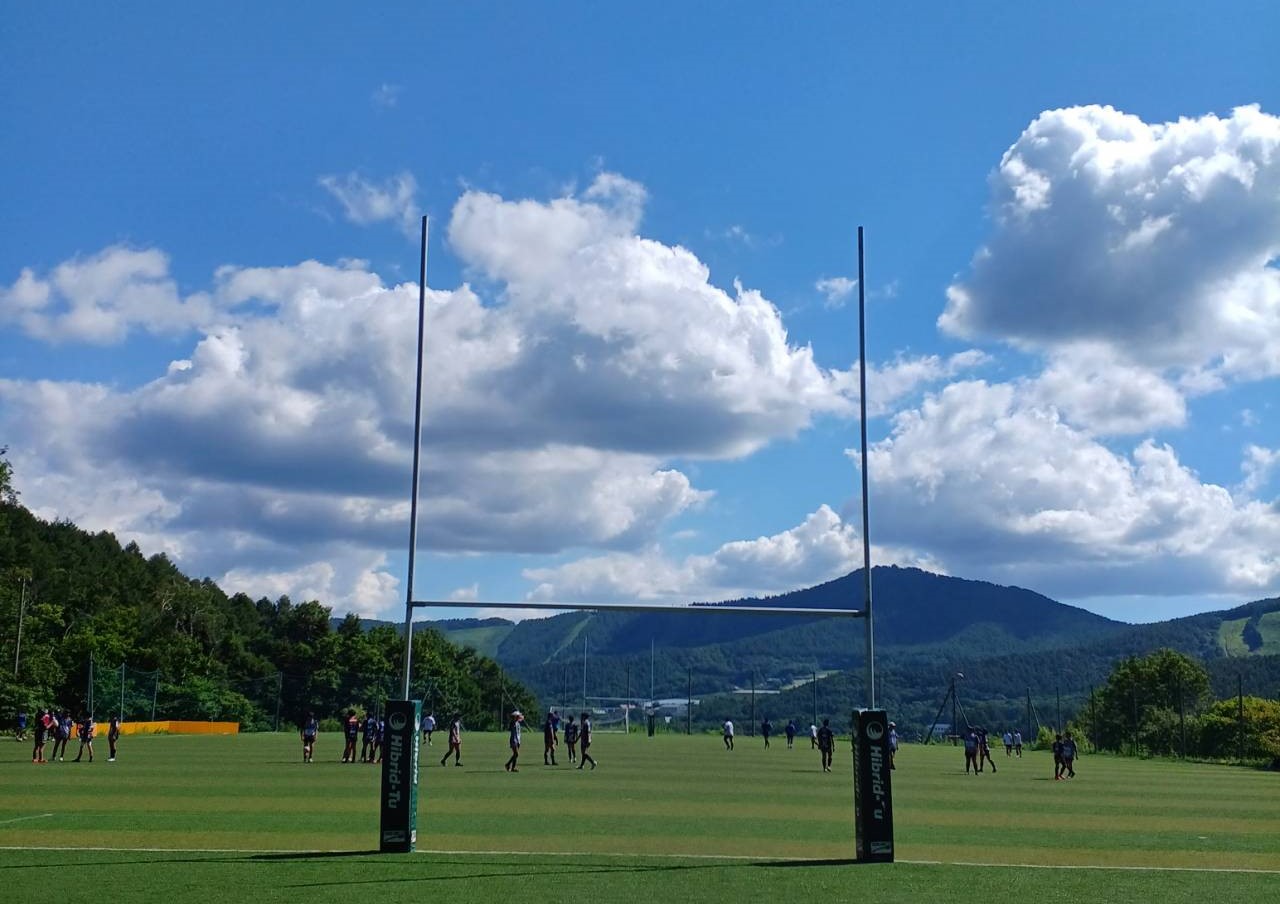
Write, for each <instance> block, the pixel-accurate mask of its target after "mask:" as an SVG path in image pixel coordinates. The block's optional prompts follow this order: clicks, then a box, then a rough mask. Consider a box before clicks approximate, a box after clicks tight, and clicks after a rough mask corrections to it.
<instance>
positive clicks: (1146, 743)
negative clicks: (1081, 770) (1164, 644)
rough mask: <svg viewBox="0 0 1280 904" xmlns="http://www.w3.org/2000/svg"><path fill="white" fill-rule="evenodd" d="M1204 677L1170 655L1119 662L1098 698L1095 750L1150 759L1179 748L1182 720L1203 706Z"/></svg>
mask: <svg viewBox="0 0 1280 904" xmlns="http://www.w3.org/2000/svg"><path fill="white" fill-rule="evenodd" d="M1208 695H1209V674H1208V672H1206V671H1205V668H1204V666H1203V665H1201V664H1200V662H1198V661H1197V660H1195V659H1193V658H1191V657H1190V656H1187V655H1186V654H1184V653H1179V652H1177V651H1176V650H1169V649H1161V650H1156V651H1155V652H1154V653H1151V654H1149V655H1147V656H1139V657H1130V658H1128V659H1124V660H1121V661H1120V662H1119V663H1117V664H1116V665H1115V667H1114V668H1113V669H1112V671H1111V675H1110V676H1109V677H1108V678H1107V684H1106V686H1105V687H1104V688H1103V689H1102V690H1101V692H1100V693H1099V694H1098V707H1097V724H1098V738H1097V744H1098V746H1099V747H1100V748H1102V749H1104V750H1115V751H1122V752H1123V751H1130V750H1133V749H1134V747H1135V746H1136V747H1137V748H1138V749H1139V750H1144V751H1146V752H1148V753H1152V754H1167V753H1173V752H1176V751H1178V750H1180V748H1181V736H1180V731H1181V726H1182V714H1184V713H1190V714H1192V715H1194V714H1195V713H1196V712H1198V711H1199V710H1200V708H1201V707H1202V705H1203V704H1204V703H1205V702H1206V701H1207V700H1208Z"/></svg>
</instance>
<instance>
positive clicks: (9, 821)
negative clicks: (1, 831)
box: [0, 813, 53, 826]
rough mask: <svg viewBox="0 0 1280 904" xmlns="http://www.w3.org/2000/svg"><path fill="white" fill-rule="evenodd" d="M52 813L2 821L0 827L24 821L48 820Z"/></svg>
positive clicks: (16, 817) (0, 820)
mask: <svg viewBox="0 0 1280 904" xmlns="http://www.w3.org/2000/svg"><path fill="white" fill-rule="evenodd" d="M52 815H53V814H52V813H37V814H36V815H35V816H15V817H13V819H0V826H7V825H9V824H10V823H12V822H22V821H23V820H24V819H48V818H49V817H50V816H52Z"/></svg>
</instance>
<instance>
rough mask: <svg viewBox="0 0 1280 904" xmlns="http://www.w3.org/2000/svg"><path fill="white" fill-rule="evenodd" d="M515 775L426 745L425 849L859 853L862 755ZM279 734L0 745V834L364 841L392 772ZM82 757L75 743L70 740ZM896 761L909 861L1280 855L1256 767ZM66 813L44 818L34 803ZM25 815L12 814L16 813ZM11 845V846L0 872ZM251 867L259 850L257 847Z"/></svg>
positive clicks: (706, 749) (607, 750)
mask: <svg viewBox="0 0 1280 904" xmlns="http://www.w3.org/2000/svg"><path fill="white" fill-rule="evenodd" d="M529 740H530V741H531V742H534V743H531V744H530V745H528V746H526V748H525V753H524V757H523V760H522V764H521V771H520V773H519V774H518V775H511V774H507V773H505V772H504V771H503V770H502V768H501V764H502V762H503V760H505V758H506V755H507V750H506V745H505V736H502V735H496V734H495V735H475V734H468V735H467V736H466V742H465V745H464V750H463V762H464V763H466V764H467V765H466V767H465V768H462V769H457V768H454V767H452V766H449V767H441V766H440V765H439V762H438V758H439V756H440V755H441V754H442V753H443V747H441V746H435V747H432V748H427V749H424V751H423V755H422V758H421V761H420V762H421V783H422V784H421V799H420V822H419V845H420V847H423V848H434V849H441V850H474V851H493V850H502V851H545V852H548V855H550V854H551V853H554V852H557V851H561V852H563V851H573V852H581V853H582V854H583V855H584V856H585V855H588V854H590V853H592V852H599V853H600V854H601V855H605V854H617V853H622V852H626V851H632V852H634V853H636V854H645V853H649V854H653V855H672V854H689V855H707V856H742V857H753V858H778V857H783V858H788V857H790V858H806V859H815V858H817V859H828V860H833V861H840V860H844V859H848V858H850V857H852V856H853V827H852V780H851V776H850V774H849V773H850V769H851V757H850V754H849V752H848V750H847V747H846V748H842V749H841V751H840V753H839V756H838V757H837V770H838V771H837V772H836V773H834V774H824V773H822V772H821V771H820V769H819V768H818V759H817V754H816V752H814V751H811V750H809V749H808V747H807V745H797V747H796V749H794V750H790V751H788V750H786V748H785V745H783V744H775V745H773V747H772V748H771V749H770V750H764V749H763V745H762V744H761V743H760V741H759V740H758V739H754V740H753V739H748V738H743V739H740V740H739V743H738V749H737V750H735V751H733V752H727V751H725V750H724V749H723V746H722V745H721V744H720V741H719V739H718V738H716V737H713V736H698V737H694V738H686V737H683V736H679V735H671V736H659V737H657V738H654V739H648V738H643V737H638V736H632V737H625V736H620V735H605V736H602V737H601V738H600V740H599V741H598V743H597V744H596V745H595V746H594V747H593V751H592V752H593V754H595V755H597V758H598V759H599V760H600V763H601V766H600V768H599V769H597V770H596V771H595V772H591V771H577V770H572V769H570V768H568V766H567V764H566V758H565V757H564V753H563V749H562V750H561V752H560V754H559V755H560V760H561V765H560V766H559V767H556V768H550V767H544V766H543V765H542V757H541V744H540V743H538V742H540V737H537V736H536V735H535V736H532V737H530V738H529ZM297 748H298V744H297V742H296V739H294V738H292V737H290V736H285V735H278V736H273V735H245V736H239V737H227V738H182V737H154V738H132V737H126V738H125V740H124V743H123V744H122V748H121V758H120V761H119V762H117V763H110V764H108V763H106V762H104V761H103V760H102V759H101V758H99V760H98V761H97V762H95V763H93V764H91V765H90V764H87V763H80V764H72V763H70V762H68V763H57V764H50V765H46V766H40V767H37V766H33V765H31V764H30V762H29V756H30V753H29V750H30V748H29V746H28V745H19V744H13V743H11V742H6V743H0V769H3V770H4V772H5V773H6V778H7V779H16V780H15V781H6V794H5V795H4V796H3V798H0V845H9V846H19V847H20V846H22V845H24V844H30V843H32V842H36V841H38V842H39V843H40V844H44V845H52V846H63V847H75V846H84V845H97V846H102V847H121V846H123V847H129V848H135V849H138V850H142V849H145V848H163V847H181V848H196V847H202V848H217V849H223V850H242V849H246V848H248V849H260V850H264V851H265V850H299V849H306V850H337V851H353V852H359V851H368V850H370V849H371V848H373V847H374V846H375V845H376V838H377V809H376V807H377V803H376V802H377V789H378V782H379V770H378V769H377V768H376V767H371V766H367V765H361V764H357V765H343V764H339V763H337V762H336V760H337V758H338V756H339V753H340V749H341V745H340V743H339V742H338V740H337V739H336V738H333V737H331V736H330V737H324V738H322V740H321V744H320V747H319V756H320V757H321V758H322V759H321V760H320V761H318V762H317V763H315V764H314V765H309V766H304V765H302V764H301V763H300V762H299V761H298V760H299V756H298V749H297ZM73 751H74V747H73ZM899 762H900V769H899V770H898V771H897V772H895V773H894V792H895V802H896V806H895V819H896V823H897V841H898V856H899V857H900V858H902V859H904V860H922V861H924V860H929V861H933V860H937V861H943V862H957V861H966V862H975V863H990V862H1001V863H1013V862H1026V863H1036V864H1043V865H1066V866H1069V865H1079V866H1105V865H1115V866H1134V867H1160V866H1169V867H1186V868H1202V867H1219V868H1256V869H1275V868H1280V803H1277V801H1278V800H1280V776H1276V775H1272V774H1268V773H1263V772H1259V771H1254V770H1248V769H1238V768H1232V767H1222V766H1206V765H1196V764H1181V763H1164V762H1154V761H1135V760H1128V759H1119V758H1113V757H1091V756H1090V757H1084V758H1082V760H1081V761H1080V764H1079V767H1080V768H1079V770H1078V772H1079V777H1078V778H1076V779H1074V780H1071V781H1067V782H1053V781H1051V780H1049V779H1048V776H1050V775H1051V773H1052V765H1051V762H1050V760H1049V757H1048V756H1047V755H1045V754H1040V753H1035V754H1028V755H1027V756H1025V757H1023V758H1022V759H1021V760H1018V759H1015V758H1004V757H1003V756H1001V755H997V766H998V768H999V772H998V773H997V774H995V775H992V774H990V772H989V771H988V772H987V773H984V774H983V775H981V776H977V777H975V776H966V775H964V774H963V757H962V755H961V754H960V753H959V752H958V751H957V750H956V749H955V748H951V747H938V746H930V747H927V748H922V747H918V746H910V747H907V748H905V749H904V750H903V752H902V754H901V755H900V761H899ZM49 812H53V813H54V815H53V816H52V817H49V818H43V819H40V820H27V819H26V818H27V817H31V816H34V815H36V814H42V813H49ZM15 819H16V820H20V821H17V822H6V820H15ZM10 856H12V854H11V852H5V853H3V854H0V866H2V865H4V863H5V861H7V860H8V858H9V857H10ZM255 862H256V861H255Z"/></svg>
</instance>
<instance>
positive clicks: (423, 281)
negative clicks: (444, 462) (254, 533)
mask: <svg viewBox="0 0 1280 904" xmlns="http://www.w3.org/2000/svg"><path fill="white" fill-rule="evenodd" d="M428 225H429V224H428V221H427V217H426V215H423V217H422V250H421V253H420V254H419V256H418V372H417V377H416V380H415V383H414V395H413V490H412V494H411V495H410V497H409V567H408V575H407V576H406V578H405V595H404V674H403V675H402V677H401V680H400V699H402V700H408V699H409V674H410V669H411V667H412V665H413V609H414V602H413V566H414V557H415V554H416V553H417V551H418V481H419V466H420V464H421V455H422V351H423V340H424V338H425V337H426V325H427V228H428Z"/></svg>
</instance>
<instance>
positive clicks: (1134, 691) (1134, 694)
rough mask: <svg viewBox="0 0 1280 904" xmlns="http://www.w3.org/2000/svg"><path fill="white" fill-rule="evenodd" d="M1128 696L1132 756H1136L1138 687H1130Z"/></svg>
mask: <svg viewBox="0 0 1280 904" xmlns="http://www.w3.org/2000/svg"><path fill="white" fill-rule="evenodd" d="M1129 695H1130V697H1132V699H1133V755H1134V756H1137V755H1138V686H1137V685H1136V684H1135V685H1132V686H1131V687H1130V688H1129Z"/></svg>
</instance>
